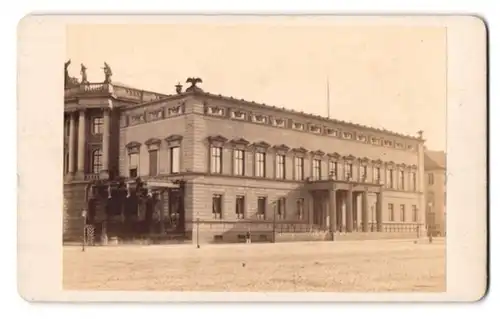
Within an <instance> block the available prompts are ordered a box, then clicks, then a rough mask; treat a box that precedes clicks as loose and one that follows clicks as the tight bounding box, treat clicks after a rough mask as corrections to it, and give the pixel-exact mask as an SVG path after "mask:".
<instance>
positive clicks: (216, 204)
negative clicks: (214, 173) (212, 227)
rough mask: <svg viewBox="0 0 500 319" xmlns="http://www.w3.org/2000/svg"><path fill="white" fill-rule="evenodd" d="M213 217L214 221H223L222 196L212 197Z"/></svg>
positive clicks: (215, 195)
mask: <svg viewBox="0 0 500 319" xmlns="http://www.w3.org/2000/svg"><path fill="white" fill-rule="evenodd" d="M212 215H213V217H214V219H222V195H220V194H214V195H213V197H212Z"/></svg>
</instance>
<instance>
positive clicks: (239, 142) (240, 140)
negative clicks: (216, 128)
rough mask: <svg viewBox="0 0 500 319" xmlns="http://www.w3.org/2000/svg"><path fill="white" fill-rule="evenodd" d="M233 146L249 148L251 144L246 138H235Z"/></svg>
mask: <svg viewBox="0 0 500 319" xmlns="http://www.w3.org/2000/svg"><path fill="white" fill-rule="evenodd" d="M231 144H235V145H243V146H247V145H248V144H250V142H249V141H247V140H245V139H244V138H235V139H232V140H231Z"/></svg>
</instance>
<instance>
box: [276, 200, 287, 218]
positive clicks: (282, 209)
mask: <svg viewBox="0 0 500 319" xmlns="http://www.w3.org/2000/svg"><path fill="white" fill-rule="evenodd" d="M277 205H278V207H277V211H276V218H277V219H286V198H285V197H280V198H279V199H278V203H277Z"/></svg>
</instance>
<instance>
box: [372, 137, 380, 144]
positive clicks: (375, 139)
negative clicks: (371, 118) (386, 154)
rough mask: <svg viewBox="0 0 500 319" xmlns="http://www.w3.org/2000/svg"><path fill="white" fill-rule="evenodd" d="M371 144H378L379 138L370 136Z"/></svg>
mask: <svg viewBox="0 0 500 319" xmlns="http://www.w3.org/2000/svg"><path fill="white" fill-rule="evenodd" d="M372 144H374V145H380V139H379V138H377V137H372Z"/></svg>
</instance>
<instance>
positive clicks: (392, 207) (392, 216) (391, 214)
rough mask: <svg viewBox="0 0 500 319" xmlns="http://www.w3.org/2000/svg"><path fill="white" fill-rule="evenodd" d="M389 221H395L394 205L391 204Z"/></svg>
mask: <svg viewBox="0 0 500 319" xmlns="http://www.w3.org/2000/svg"><path fill="white" fill-rule="evenodd" d="M389 221H391V222H393V221H394V205H393V204H389Z"/></svg>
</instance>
